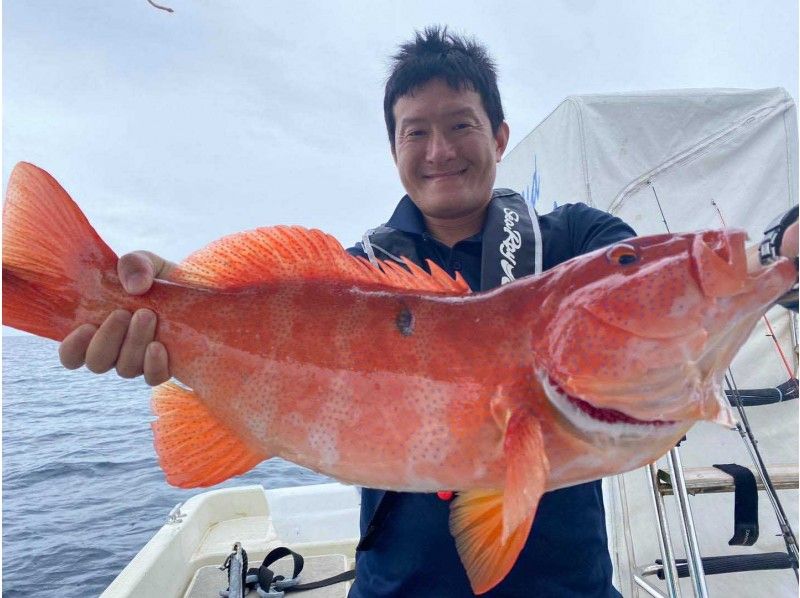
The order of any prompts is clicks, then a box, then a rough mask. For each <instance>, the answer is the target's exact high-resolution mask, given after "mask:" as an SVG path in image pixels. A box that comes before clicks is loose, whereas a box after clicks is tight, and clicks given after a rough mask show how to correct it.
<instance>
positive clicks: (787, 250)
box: [778, 222, 798, 258]
mask: <svg viewBox="0 0 800 598" xmlns="http://www.w3.org/2000/svg"><path fill="white" fill-rule="evenodd" d="M797 235H798V228H797V222H795V223H794V224H792V225H790V226H789V228H787V229H786V232H785V233H783V239H782V240H781V246H780V248H779V249H778V253H780V254H781V255H782V256H783V257H788V258H795V257H797V253H798V251H797V244H798V239H797Z"/></svg>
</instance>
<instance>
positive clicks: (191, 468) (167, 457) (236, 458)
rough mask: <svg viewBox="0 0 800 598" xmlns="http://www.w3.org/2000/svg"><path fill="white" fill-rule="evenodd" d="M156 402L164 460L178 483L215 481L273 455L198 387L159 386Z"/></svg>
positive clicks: (199, 484)
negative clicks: (212, 407) (223, 416)
mask: <svg viewBox="0 0 800 598" xmlns="http://www.w3.org/2000/svg"><path fill="white" fill-rule="evenodd" d="M151 408H152V410H153V413H154V414H155V415H156V416H157V417H158V419H157V420H156V421H154V422H152V424H151V427H152V429H153V442H154V444H155V448H156V453H157V454H158V462H159V464H160V465H161V468H162V469H163V470H164V473H165V474H166V477H167V482H169V483H170V484H172V485H173V486H177V487H179V488H198V487H206V486H213V485H214V484H219V483H220V482H223V481H225V480H227V479H228V478H231V477H233V476H237V475H240V474H243V473H245V472H246V471H249V470H250V469H252V468H253V467H255V466H256V465H258V464H259V463H261V461H263V460H264V459H267V458H269V455H265V454H263V453H261V452H259V451H257V450H254V449H253V448H251V447H249V446H248V445H247V444H246V443H245V442H244V441H243V440H242V438H241V436H240V435H239V434H237V433H236V431H235V430H232V429H231V428H230V427H229V426H227V425H225V424H224V423H223V422H221V421H220V420H219V419H218V418H217V417H216V416H214V414H213V413H211V411H209V409H208V408H207V407H206V406H205V405H204V404H203V403H202V401H201V400H200V399H199V397H198V396H197V394H196V393H195V392H194V391H192V390H189V389H187V388H183V387H181V386H178V385H177V384H175V383H174V382H167V383H165V384H162V385H160V386H158V387H156V389H155V390H154V391H153V398H152V401H151Z"/></svg>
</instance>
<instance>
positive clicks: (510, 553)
mask: <svg viewBox="0 0 800 598" xmlns="http://www.w3.org/2000/svg"><path fill="white" fill-rule="evenodd" d="M501 419H506V418H501ZM506 421H507V424H506V431H505V438H504V445H503V451H504V454H505V457H506V464H507V465H506V485H505V490H504V491H502V492H501V491H499V490H470V491H468V492H463V493H459V494H458V496H457V497H456V499H455V500H454V501H453V502H452V504H451V507H450V533H452V534H453V537H454V538H455V541H456V549H457V550H458V555H459V557H461V562H462V563H463V564H464V568H465V569H466V571H467V577H469V582H470V585H471V586H472V591H473V592H475V593H476V594H482V593H484V592H488V591H489V590H491V589H492V588H493V587H494V586H496V585H497V584H498V583H500V582H501V581H502V580H503V578H505V576H506V575H508V572H509V571H511V568H512V567H513V566H514V563H515V562H516V560H517V557H518V556H519V553H520V551H521V550H522V547H523V546H524V545H525V541H526V540H527V539H528V534H529V533H530V530H531V525H532V524H533V518H534V516H535V515H536V508H537V507H538V506H539V499H540V498H541V496H542V494H543V493H544V489H545V485H546V482H547V474H548V472H549V464H548V461H547V456H546V455H545V452H544V447H543V440H542V431H541V426H540V425H539V422H538V420H537V419H536V417H534V416H533V414H532V413H530V412H529V411H528V410H525V409H519V410H515V411H513V412H511V413H510V416H509V417H508V418H507V419H506Z"/></svg>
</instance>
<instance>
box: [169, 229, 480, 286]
mask: <svg viewBox="0 0 800 598" xmlns="http://www.w3.org/2000/svg"><path fill="white" fill-rule="evenodd" d="M402 259H403V261H404V264H405V266H406V268H408V269H406V268H403V267H402V266H400V265H398V264H396V263H394V262H387V261H380V265H381V269H378V268H375V267H373V266H372V264H370V263H369V262H368V261H367V260H365V259H364V258H361V257H355V256H352V255H350V254H349V253H347V252H346V251H345V250H344V248H343V247H342V246H341V244H340V243H339V242H338V241H337V240H336V239H335V238H333V237H332V236H331V235H328V234H326V233H323V232H322V231H319V230H313V229H312V230H310V229H305V228H301V227H299V226H273V227H268V228H257V229H255V230H251V231H247V232H242V233H236V234H233V235H230V236H227V237H223V238H222V239H219V240H218V241H214V242H213V243H211V244H210V245H208V246H207V247H205V248H204V249H201V250H199V251H196V252H195V253H193V254H192V255H190V256H189V257H188V258H186V260H185V261H184V262H182V263H181V264H180V266H178V268H177V270H176V271H175V272H174V273H172V274H171V275H170V280H171V281H173V282H177V283H182V284H188V285H192V286H198V287H207V288H214V289H234V288H242V287H249V286H255V285H258V284H264V283H268V282H275V281H286V280H324V279H327V280H339V281H343V282H352V283H364V284H375V285H381V286H384V287H390V288H396V289H406V290H416V291H427V292H430V293H442V294H448V295H459V294H464V293H468V292H469V287H468V286H467V284H466V282H465V281H464V279H463V278H462V277H461V276H460V275H458V274H457V275H456V278H455V279H453V278H451V277H450V276H449V275H448V274H447V273H446V272H445V271H444V270H442V269H441V268H439V267H438V266H437V265H436V264H434V263H433V262H431V261H430V260H429V261H428V262H427V263H428V267H429V268H430V270H431V273H430V274H428V273H427V272H425V270H423V269H422V268H420V267H419V266H417V265H416V264H414V263H413V262H411V261H409V260H407V259H405V258H402Z"/></svg>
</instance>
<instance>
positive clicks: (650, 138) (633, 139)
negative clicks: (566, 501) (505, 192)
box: [496, 88, 798, 596]
mask: <svg viewBox="0 0 800 598" xmlns="http://www.w3.org/2000/svg"><path fill="white" fill-rule="evenodd" d="M496 186H497V187H509V188H512V189H515V190H517V191H520V192H521V193H523V195H525V196H526V198H527V199H528V200H529V201H531V202H532V203H533V204H534V206H535V207H536V209H537V211H538V212H539V213H540V214H542V213H546V212H549V211H550V210H552V209H553V207H554V206H555V205H562V204H564V203H574V202H578V201H581V202H584V203H586V204H588V205H591V206H594V207H597V208H599V209H602V210H605V211H608V212H610V213H612V214H615V215H617V216H619V217H620V218H622V219H623V220H625V221H626V222H627V223H628V224H630V225H631V226H633V227H634V229H636V231H637V233H638V234H640V235H646V234H655V233H663V232H666V231H667V228H668V229H669V230H670V231H672V232H683V231H691V230H698V229H707V228H723V227H735V228H743V229H745V230H746V231H747V232H748V233H749V235H750V237H751V239H752V240H753V241H754V242H755V241H757V240H759V239H760V238H761V236H762V232H763V229H764V228H765V227H766V225H767V224H768V223H769V221H770V220H772V218H774V217H775V216H777V215H778V214H780V213H781V212H783V211H785V210H787V209H788V208H790V207H791V206H793V205H795V204H796V203H797V197H798V191H797V189H798V173H797V111H796V107H795V104H794V102H793V100H792V98H791V97H790V96H789V95H788V94H787V93H786V91H785V90H783V89H780V88H776V89H764V90H734V89H698V90H678V91H654V92H641V93H625V94H609V95H584V96H572V97H569V98H567V99H566V100H564V102H562V103H561V104H560V105H559V106H558V107H557V108H556V109H555V110H554V111H553V112H552V113H551V114H550V115H549V116H548V117H547V118H546V119H545V120H544V121H542V123H540V124H539V125H538V126H537V127H536V128H534V129H533V131H532V132H531V133H530V134H529V135H528V136H527V137H525V139H523V140H522V141H521V142H520V143H519V144H518V145H517V146H516V147H515V148H514V149H513V150H512V151H511V152H509V153H508V154H507V155H506V156H505V157H504V158H503V161H502V163H501V164H500V167H499V169H498V176H497V182H496ZM768 318H769V321H770V324H771V325H772V327H773V329H774V330H775V333H776V335H777V337H778V339H779V341H780V344H781V347H782V349H783V352H784V353H785V355H786V357H787V359H788V361H789V364H790V367H791V368H792V369H793V371H794V375H795V376H796V371H797V370H796V360H797V356H796V353H795V346H796V344H795V343H794V341H793V336H792V334H793V332H792V326H793V323H792V318H791V317H790V316H789V315H788V312H786V310H783V309H781V308H775V309H773V310H772V311H770V312H769V314H768ZM766 333H767V329H766V324H763V323H760V324H759V326H758V327H757V328H756V329H755V330H754V332H753V334H752V335H751V338H750V340H749V341H748V343H747V344H746V345H745V346H744V347H743V348H742V350H741V351H740V353H739V355H738V356H737V358H736V360H735V361H734V366H733V372H734V376H735V378H736V382H737V383H738V385H739V387H741V388H760V387H770V386H775V385H777V384H780V383H782V382H784V381H785V380H786V379H787V378H788V377H789V376H788V373H787V371H786V367H785V366H784V363H783V361H782V360H781V358H780V356H779V353H778V351H777V349H776V347H775V344H774V342H773V340H772V339H771V338H769V337H767V336H766ZM797 413H798V405H797V401H791V402H788V403H784V404H777V405H771V406H766V407H758V408H750V409H748V411H747V414H748V419H749V420H750V423H751V426H752V427H753V429H754V431H755V434H756V437H757V438H758V440H759V449H760V450H761V451H762V454H763V456H764V459H765V461H766V462H767V464H795V465H796V464H797V462H798V454H797V446H798V428H797V426H798V418H797ZM681 455H682V458H683V462H684V463H683V464H684V467H710V466H711V465H713V464H714V463H731V462H735V463H739V464H741V465H746V466H752V463H751V461H750V459H749V457H748V455H747V452H746V451H745V447H744V444H743V443H742V441H741V439H740V438H739V435H738V433H736V432H731V431H729V430H725V429H723V428H720V427H717V426H711V425H707V424H699V425H697V426H695V428H694V429H693V430H692V431H691V432H690V434H689V438H688V441H687V442H686V443H684V444H683V445H682V447H681ZM660 465H661V467H664V468H665V467H666V466H665V463H664V460H663V459H662V461H661V463H660ZM605 496H606V510H607V520H608V523H609V544H610V547H611V550H612V558H613V559H614V564H615V575H616V576H617V580H616V583H617V585H618V587H619V588H620V589H621V591H622V592H623V594H624V595H625V596H633V595H637V594H636V590H635V589H634V586H633V584H632V583H631V581H630V576H629V568H630V567H632V566H633V565H634V564H637V565H645V564H651V563H653V562H654V560H655V559H657V558H660V553H659V550H658V543H657V536H656V523H655V517H654V515H653V507H652V503H651V499H650V496H649V493H648V487H647V483H646V478H645V473H644V472H643V471H641V470H640V471H635V472H630V473H628V474H625V475H624V476H617V477H616V478H614V479H613V480H607V483H606V484H605ZM779 496H780V497H781V500H782V501H783V504H784V508H785V509H786V511H787V515H788V516H789V519H790V522H791V523H792V526H793V528H794V530H795V532H797V531H798V529H797V513H798V504H797V502H798V501H797V492H796V491H794V490H790V491H781V492H780V493H779ZM666 502H667V506H668V509H669V510H668V519H669V521H670V527H671V534H672V539H673V545H674V547H675V552H676V554H677V556H678V557H679V558H683V557H685V554H684V550H683V546H682V544H681V540H680V537H681V536H680V533H679V528H678V527H677V521H678V514H677V512H676V510H675V508H674V503H675V501H674V499H673V498H671V497H667V498H666ZM691 505H692V508H693V511H694V519H695V523H696V525H697V528H698V535H699V543H700V548H701V552H702V554H703V555H704V556H718V555H726V554H753V553H759V552H772V551H781V550H784V545H783V542H782V541H781V539H780V538H778V537H776V536H775V534H776V533H777V531H778V528H777V524H776V523H775V517H774V515H773V511H772V509H771V507H770V505H769V501H768V500H767V497H766V496H765V495H764V494H763V493H762V494H761V495H760V496H759V512H760V525H761V536H760V539H759V541H758V542H757V543H756V544H755V545H754V546H753V547H747V548H744V547H729V546H728V545H727V540H728V539H729V538H730V536H731V535H732V533H733V495H732V494H729V495H728V494H722V495H707V496H702V495H701V496H697V497H694V498H692V501H691ZM648 579H649V580H651V582H652V580H653V578H648ZM707 581H708V587H709V592H710V595H711V596H717V595H720V596H721V595H726V596H796V595H797V583H796V581H795V578H794V576H793V575H792V573H791V572H790V571H768V572H757V573H736V574H728V575H717V576H711V577H708V578H707ZM654 585H656V586H657V587H661V588H662V590H663V585H662V584H661V583H660V582H659V581H658V580H657V579H656V580H655V582H654ZM681 587H682V589H683V595H684V596H691V595H692V591H691V585H690V584H689V583H688V581H687V580H682V582H681ZM639 594H640V595H645V593H644V592H643V591H639Z"/></svg>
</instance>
